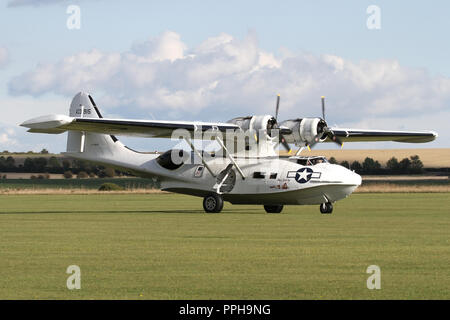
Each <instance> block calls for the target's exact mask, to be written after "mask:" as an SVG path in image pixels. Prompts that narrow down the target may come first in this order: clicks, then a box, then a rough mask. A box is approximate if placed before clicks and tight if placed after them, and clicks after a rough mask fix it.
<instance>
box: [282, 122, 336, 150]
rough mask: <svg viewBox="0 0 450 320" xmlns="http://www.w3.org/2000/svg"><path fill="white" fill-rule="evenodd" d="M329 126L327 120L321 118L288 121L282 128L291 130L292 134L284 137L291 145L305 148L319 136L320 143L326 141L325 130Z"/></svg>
mask: <svg viewBox="0 0 450 320" xmlns="http://www.w3.org/2000/svg"><path fill="white" fill-rule="evenodd" d="M326 126H327V123H326V122H325V120H323V119H321V118H303V119H293V120H286V121H283V122H282V123H281V124H280V127H287V128H289V129H290V130H291V131H292V133H291V134H286V135H284V137H285V139H286V141H287V142H289V143H295V144H296V145H297V146H305V145H307V144H311V143H312V142H314V137H316V136H317V135H319V134H322V133H323V135H322V136H320V141H324V140H325V139H326V136H325V131H324V128H325V127H326Z"/></svg>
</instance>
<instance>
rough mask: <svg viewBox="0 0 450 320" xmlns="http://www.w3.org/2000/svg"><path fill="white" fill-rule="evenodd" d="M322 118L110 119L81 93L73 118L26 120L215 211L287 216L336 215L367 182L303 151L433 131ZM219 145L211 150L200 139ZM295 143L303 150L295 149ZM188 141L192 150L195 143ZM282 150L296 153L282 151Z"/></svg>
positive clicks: (84, 154) (83, 152)
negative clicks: (165, 146)
mask: <svg viewBox="0 0 450 320" xmlns="http://www.w3.org/2000/svg"><path fill="white" fill-rule="evenodd" d="M321 101H322V117H316V118H295V119H289V120H285V121H280V122H279V121H278V112H279V105H280V96H279V95H278V96H277V99H276V106H275V116H272V115H251V116H244V117H237V118H234V119H231V120H229V121H227V122H195V121H164V120H136V119H113V118H104V117H103V116H102V114H101V113H100V109H99V108H98V107H97V105H96V104H95V102H94V99H93V98H92V96H91V95H90V94H89V93H86V92H79V93H78V94H76V95H75V97H74V98H73V100H72V102H71V104H70V109H69V115H68V116H67V115H62V114H59V115H58V114H53V115H46V116H41V117H38V118H33V119H31V120H28V121H25V122H23V123H22V124H21V126H23V127H26V128H28V132H31V133H46V134H61V133H64V132H68V134H67V150H66V152H64V153H63V154H65V155H66V156H68V157H71V158H75V159H80V160H86V161H90V162H93V163H96V164H100V165H105V166H111V167H113V168H115V169H117V170H121V171H124V172H127V173H129V174H132V175H135V176H138V177H143V178H149V179H157V180H158V181H159V182H160V185H161V189H162V190H166V191H169V192H175V193H181V194H186V195H192V196H197V197H201V198H203V208H204V211H205V212H207V213H219V212H221V211H222V209H223V205H224V201H227V202H230V203H231V204H233V205H234V204H252V205H262V206H263V207H264V209H265V211H266V212H267V213H280V212H281V211H282V210H283V206H285V205H314V204H317V205H319V208H320V212H321V213H323V214H330V213H331V212H332V211H333V204H334V203H335V202H336V201H338V200H341V199H344V198H346V197H348V196H349V195H350V194H351V193H352V192H353V191H354V190H355V189H356V188H357V187H358V186H360V185H361V176H360V175H358V174H357V173H356V172H354V171H352V170H349V169H348V168H345V167H343V166H341V165H337V164H331V163H329V162H328V161H327V159H326V158H325V157H308V156H301V155H300V154H301V152H302V151H303V150H304V149H305V148H308V149H311V148H313V147H314V146H315V145H316V144H318V143H327V142H332V143H336V144H338V145H339V146H341V147H342V145H343V143H345V142H371V141H396V142H403V143H424V142H430V141H433V140H435V139H436V137H437V136H438V135H437V133H436V132H433V131H388V130H362V129H349V128H339V127H331V126H329V125H328V124H327V122H326V120H325V99H324V97H322V99H321ZM117 136H119V137H120V136H134V137H143V138H165V139H172V140H178V141H182V142H183V144H184V146H186V148H172V149H170V150H168V151H166V152H163V153H162V152H161V153H154V152H153V153H145V152H138V151H134V150H132V149H130V148H128V147H126V146H125V145H124V144H123V143H121V142H120V141H119V139H118V138H117ZM199 140H200V142H205V141H207V142H209V143H210V144H211V143H212V144H215V145H216V146H217V147H216V148H215V149H213V150H209V151H207V150H205V149H204V148H202V147H199V146H198V145H199V144H198V141H199ZM291 145H295V147H296V148H297V150H296V151H295V153H293V152H292V150H291ZM187 146H188V147H187ZM280 148H285V149H286V150H287V151H288V153H287V155H286V156H280Z"/></svg>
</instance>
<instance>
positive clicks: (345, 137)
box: [324, 128, 438, 143]
mask: <svg viewBox="0 0 450 320" xmlns="http://www.w3.org/2000/svg"><path fill="white" fill-rule="evenodd" d="M330 129H331V130H332V131H333V132H334V134H335V135H336V136H337V137H338V138H339V139H340V140H342V141H343V142H370V141H396V142H409V143H421V142H430V141H433V140H434V139H436V137H437V136H438V135H437V133H436V132H433V131H389V130H365V129H343V128H330ZM324 142H332V141H331V140H330V139H328V138H327V139H326V140H325V141H324Z"/></svg>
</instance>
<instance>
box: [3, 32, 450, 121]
mask: <svg viewBox="0 0 450 320" xmlns="http://www.w3.org/2000/svg"><path fill="white" fill-rule="evenodd" d="M9 90H10V93H11V94H13V95H25V94H30V95H32V96H39V95H42V94H46V93H55V94H59V95H63V96H65V97H68V98H70V97H71V96H73V95H74V94H75V93H76V92H78V91H80V90H87V91H90V92H91V93H93V95H94V97H97V98H96V100H97V102H98V101H99V100H100V101H101V104H100V105H102V106H103V105H104V106H108V108H110V109H108V110H107V111H109V112H113V113H116V114H122V115H123V116H127V113H130V111H131V113H133V112H134V113H137V114H138V116H139V113H140V115H142V114H146V115H147V114H149V113H152V114H154V115H155V117H156V118H159V119H164V118H169V117H170V116H178V117H182V118H186V117H191V118H202V119H204V120H208V119H209V120H222V121H224V120H226V119H227V118H231V117H235V116H240V115H247V114H258V113H259V114H261V113H273V112H274V104H275V97H276V94H277V93H280V94H281V96H282V102H281V110H280V118H281V119H286V118H290V117H302V116H319V115H320V114H321V112H320V96H322V95H325V96H327V119H328V120H329V122H331V123H335V122H336V123H346V122H347V123H349V122H355V121H363V120H364V119H391V120H392V119H397V120H392V121H391V123H395V121H398V122H399V123H400V122H401V120H399V119H402V118H408V117H409V118H411V117H412V118H420V117H424V116H427V115H428V114H430V113H439V112H444V111H445V110H448V105H449V104H450V79H449V78H446V77H443V76H434V75H431V74H429V73H428V72H427V71H426V70H424V69H417V68H408V67H404V66H402V65H401V64H400V63H399V62H398V61H396V60H376V61H359V62H354V61H349V60H347V59H344V58H342V57H339V56H335V55H328V54H324V55H313V54H309V53H306V52H300V53H292V52H289V51H287V50H286V49H283V50H280V53H279V54H276V53H273V52H265V51H264V50H262V49H261V48H259V46H258V42H257V39H256V36H255V35H254V34H249V35H248V36H247V37H246V38H245V39H242V40H240V39H235V38H233V37H232V36H230V35H228V34H224V33H223V34H220V35H218V36H217V37H212V38H209V39H206V40H205V41H204V42H203V43H201V44H199V45H198V46H196V47H194V48H188V47H187V46H186V45H185V44H184V43H183V42H182V40H181V39H180V36H179V35H178V34H176V33H174V32H165V33H163V34H161V35H160V36H159V37H156V38H152V39H149V40H148V41H146V42H144V43H139V44H135V45H133V46H132V47H131V48H130V49H129V50H128V51H126V52H113V53H107V52H103V51H101V50H98V49H94V50H92V51H89V52H81V53H78V54H75V55H73V56H69V57H66V58H65V59H63V60H61V61H59V62H56V63H52V64H41V65H38V66H37V67H36V68H35V69H34V70H31V71H28V72H25V73H23V74H21V75H19V76H17V77H15V78H13V79H12V80H11V81H10V83H9ZM119 107H120V109H119ZM124 107H128V110H125V109H124ZM426 128H428V129H435V130H438V129H439V128H436V127H435V126H433V124H430V125H427V126H426ZM410 129H414V128H410Z"/></svg>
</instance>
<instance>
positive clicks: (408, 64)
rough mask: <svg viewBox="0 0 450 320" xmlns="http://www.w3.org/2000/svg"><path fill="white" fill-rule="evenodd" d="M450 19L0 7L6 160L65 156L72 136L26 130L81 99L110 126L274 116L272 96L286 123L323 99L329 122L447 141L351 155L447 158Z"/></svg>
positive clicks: (360, 2)
mask: <svg viewBox="0 0 450 320" xmlns="http://www.w3.org/2000/svg"><path fill="white" fill-rule="evenodd" d="M74 5H75V6H76V7H75V8H76V9H77V10H78V9H79V13H80V15H79V19H75V20H74V19H73V17H74V13H75V11H73V6H74ZM374 5H375V6H376V7H377V8H378V10H379V11H378V12H379V15H378V16H377V17H378V18H379V19H376V20H373V19H374V16H373V14H374V11H371V10H369V12H368V8H370V7H371V6H374ZM449 11H450V3H449V2H448V1H433V2H432V5H430V2H426V1H400V0H399V1H375V0H372V1H364V0H344V1H331V0H330V1H320V0H319V1H299V0H296V1H266V0H262V1H261V0H260V1H251V0H248V1H235V0H230V1H200V0H199V1H189V0H184V1H170V0H168V1H143V0H142V1H139V0H134V1H133V0H131V1H122V0H116V1H111V0H110V1H107V0H90V1H87V0H78V1H76V0H72V1H65V0H0V108H1V112H2V116H1V117H0V151H2V150H8V151H28V150H33V151H40V150H41V149H42V148H46V149H48V150H50V151H51V152H55V153H57V152H63V151H65V144H66V138H65V135H64V134H63V135H41V134H29V133H26V129H25V128H22V127H19V126H18V124H20V123H21V122H23V121H24V120H27V119H30V118H33V117H36V116H40V115H45V114H51V113H58V114H67V113H68V110H69V105H70V101H71V99H72V97H73V96H74V95H75V94H76V93H77V92H79V91H87V92H90V93H91V95H92V96H93V97H94V99H95V101H96V103H97V105H98V106H99V107H100V109H101V111H102V113H103V114H104V115H105V116H107V117H121V118H133V119H160V120H199V121H220V122H225V121H227V120H228V119H231V118H234V117H238V116H246V115H252V114H273V113H274V109H275V102H276V95H277V94H278V93H279V94H281V105H280V116H279V118H280V120H284V119H290V118H299V117H315V116H320V115H321V107H320V97H321V96H322V95H323V96H325V97H326V101H327V121H328V123H329V124H330V125H337V126H341V127H352V128H362V129H392V130H434V131H437V132H438V133H439V138H438V139H437V140H436V141H434V142H432V143H428V144H420V145H416V144H414V145H410V144H399V143H394V142H388V143H386V142H383V143H370V144H362V143H355V144H350V143H348V144H346V145H345V148H365V149H370V148H405V147H421V148H448V147H450V145H449V142H448V141H449V139H450V134H449V133H448V132H446V130H445V129H446V128H447V123H448V121H449V118H450V109H449V106H450V59H449V57H450V42H449V41H447V40H446V39H447V38H448V36H447V35H448V31H449V30H450V19H448V12H449ZM368 20H369V25H368ZM78 21H79V28H78V25H77V23H76V22H78ZM374 21H376V22H377V23H378V24H376V26H377V27H379V28H373V26H374V24H373V23H374ZM371 23H372V24H371ZM368 26H372V27H371V28H369V27H368ZM74 27H75V28H74ZM121 140H122V141H124V142H125V143H126V144H128V145H130V146H131V147H134V148H136V149H138V150H143V151H147V150H155V149H158V150H161V149H166V148H168V146H169V145H170V143H168V142H167V141H161V139H159V140H158V139H137V138H121ZM324 145H325V146H324ZM320 147H322V148H334V146H332V145H330V144H323V145H322V146H320Z"/></svg>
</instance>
